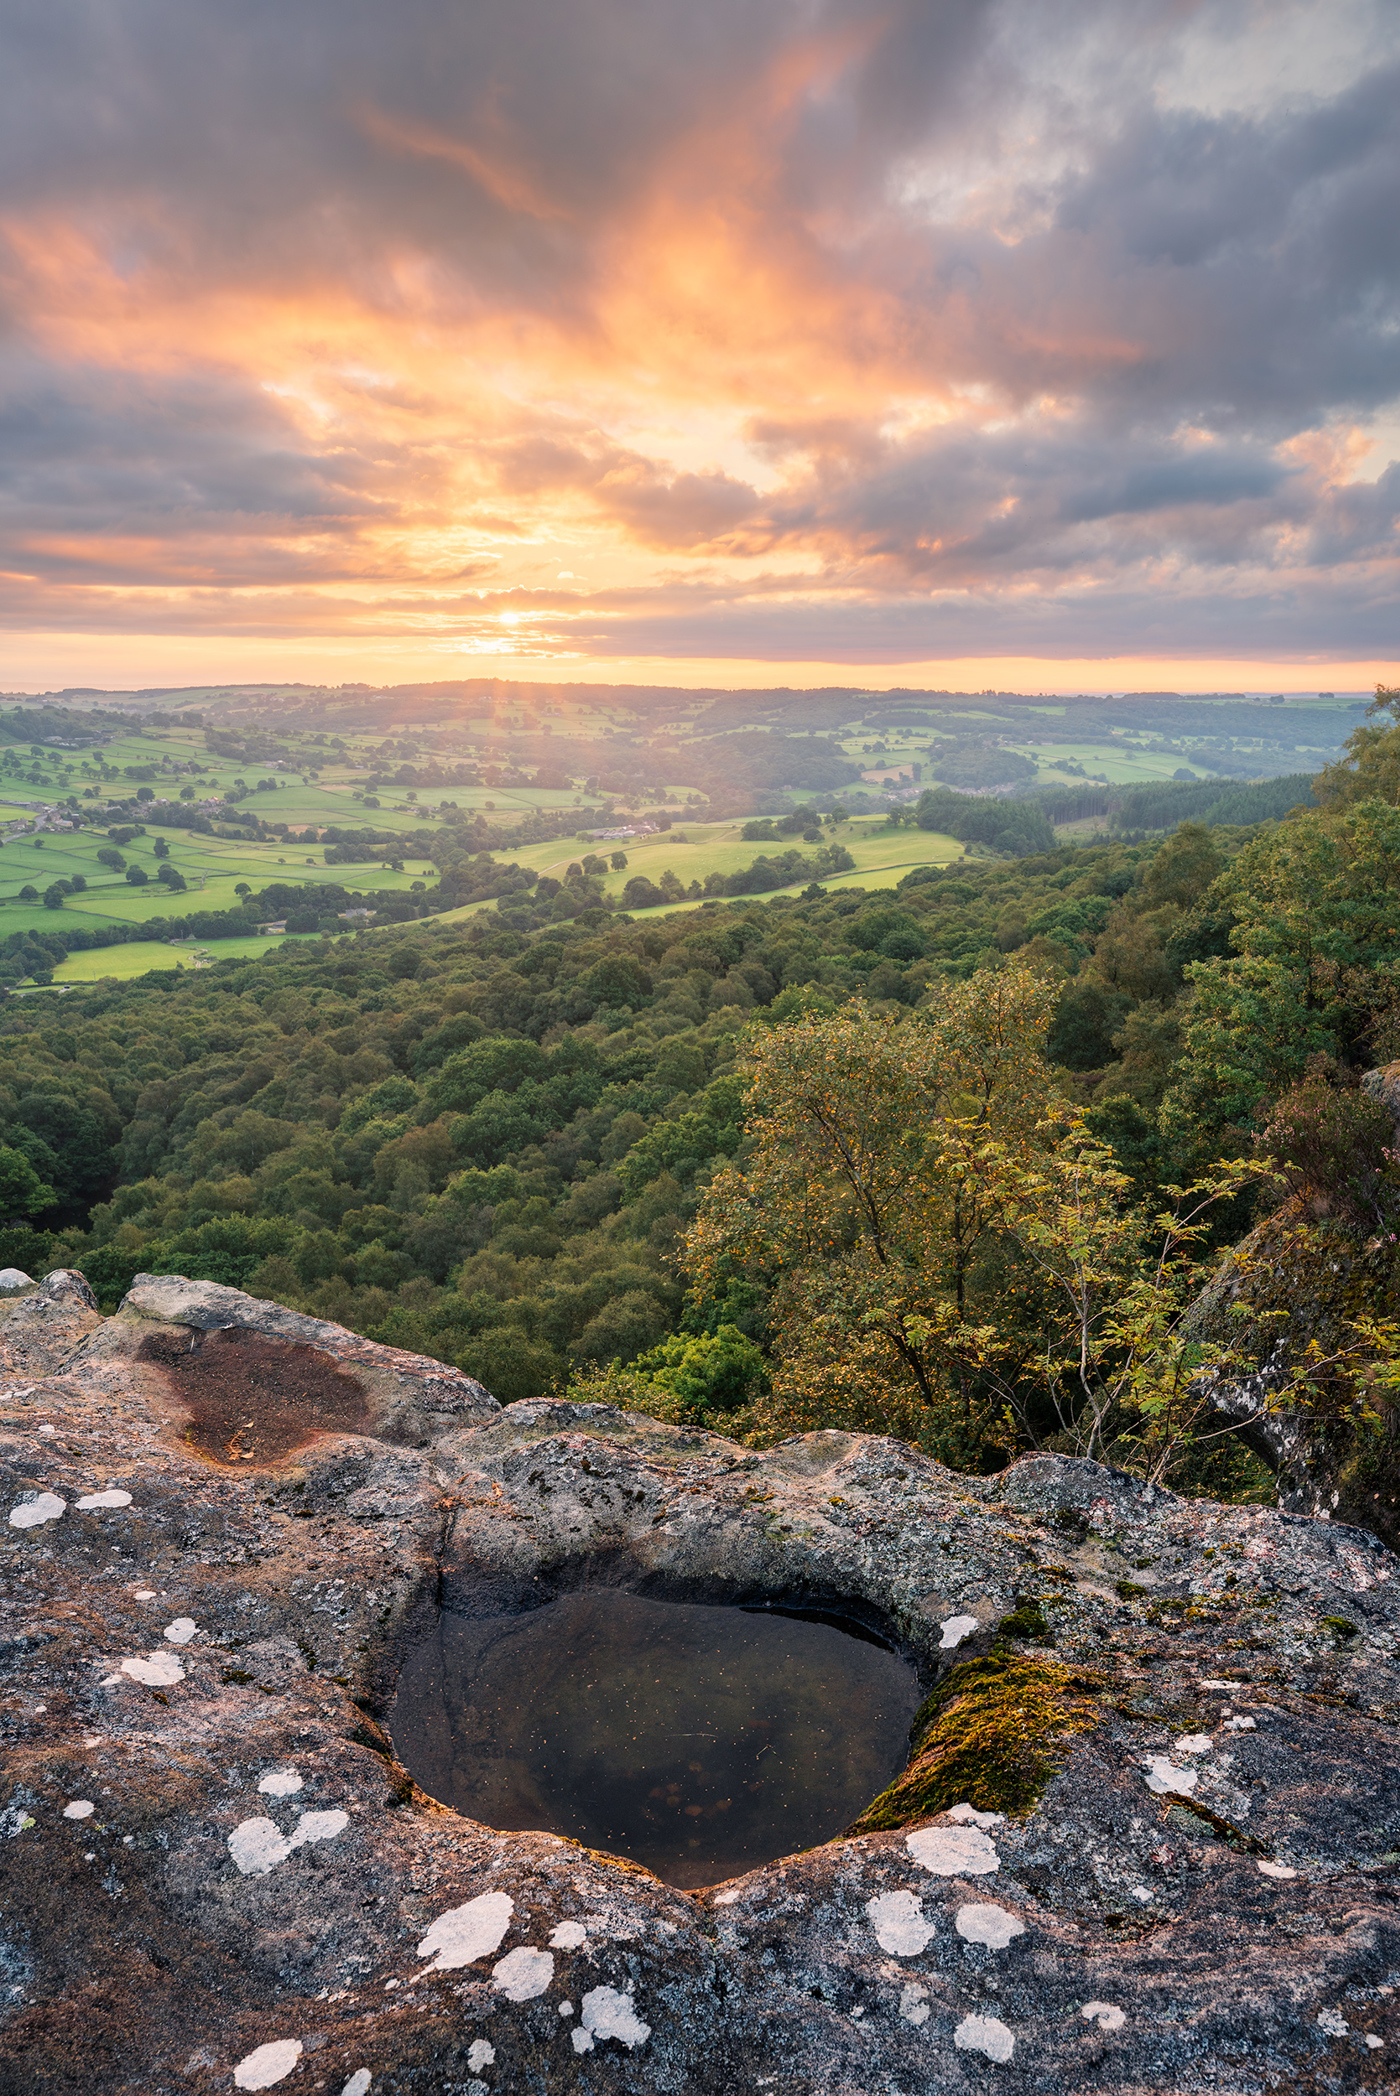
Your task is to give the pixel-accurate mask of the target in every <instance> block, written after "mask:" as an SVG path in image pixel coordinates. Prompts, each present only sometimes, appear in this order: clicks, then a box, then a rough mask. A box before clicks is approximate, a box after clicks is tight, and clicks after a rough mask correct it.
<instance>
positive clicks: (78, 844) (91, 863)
mask: <svg viewBox="0 0 1400 2096" xmlns="http://www.w3.org/2000/svg"><path fill="white" fill-rule="evenodd" d="M9 812H10V811H9V810H7V808H6V806H5V804H4V802H2V801H0V821H2V820H4V818H5V816H6V815H7V813H9ZM158 838H159V839H162V840H163V841H164V842H165V843H167V844H168V845H169V847H170V856H169V860H168V861H167V863H168V864H169V865H171V866H174V867H175V868H176V869H177V871H178V872H180V873H181V874H183V875H184V878H185V881H186V883H187V885H186V888H185V890H184V892H183V894H182V893H179V892H175V893H172V892H171V891H170V890H169V889H167V888H166V887H165V886H164V884H163V883H161V882H159V881H157V879H156V871H157V869H158V867H159V866H160V864H161V861H160V860H159V859H158V858H157V857H156V854H155V845H156V841H157V839H158ZM110 845H111V839H110V838H109V837H108V835H107V832H106V830H105V829H103V830H83V831H79V832H78V833H77V834H75V835H73V836H66V837H65V836H46V837H44V838H43V840H42V842H41V843H39V844H38V845H37V848H36V840H35V839H34V838H33V837H19V838H9V839H7V840H6V841H5V842H4V844H3V845H0V935H3V934H4V933H5V932H17V931H59V930H62V928H63V926H64V925H65V924H69V925H72V924H85V925H100V924H142V923H144V922H145V921H146V919H147V918H149V917H178V916H181V915H183V914H184V913H185V912H187V911H191V910H234V909H237V908H238V906H239V904H240V902H241V901H242V897H241V896H239V895H238V894H237V892H236V891H237V889H238V887H239V885H240V884H242V883H246V884H247V886H248V887H250V888H251V889H252V890H253V891H254V893H255V894H256V893H257V891H258V890H259V889H261V888H265V887H267V886H269V884H271V883H272V882H275V881H290V882H301V881H318V882H330V883H333V884H338V885H340V886H342V887H346V888H350V889H355V888H357V887H364V886H371V887H374V888H404V889H411V888H412V886H413V883H414V882H415V881H425V882H428V883H431V882H433V881H435V880H436V879H437V869H436V867H434V866H433V865H432V864H431V863H430V862H429V861H426V860H422V859H416V858H415V859H409V860H406V861H405V863H404V869H403V872H402V873H392V872H390V871H389V869H388V868H387V867H384V866H379V865H371V866H327V865H326V863H325V852H324V849H319V848H316V847H314V846H313V848H312V849H311V850H310V851H304V850H298V849H297V848H296V845H295V843H292V844H283V843H281V842H280V841H279V842H275V843H267V844H253V843H243V842H241V841H239V840H237V839H234V838H224V837H201V836H200V835H198V833H197V832H195V831H193V830H163V829H160V828H158V827H155V826H153V827H152V829H151V830H150V832H149V833H148V834H147V835H146V836H144V837H134V838H133V839H132V840H131V842H130V844H124V845H123V846H122V847H121V853H122V857H123V858H124V859H125V860H126V862H127V865H128V866H129V867H130V866H140V867H141V868H142V869H143V871H144V872H145V873H146V875H147V876H148V878H147V881H146V885H145V886H144V887H134V886H133V885H132V884H131V883H130V882H129V881H128V880H127V878H126V875H125V873H112V872H110V871H109V869H108V868H107V867H105V866H103V865H101V864H100V863H99V861H98V858H97V854H98V852H99V851H100V850H102V849H104V848H110ZM75 873H77V874H82V875H83V877H84V878H85V880H86V881H87V887H86V889H85V890H84V891H83V892H82V893H81V894H78V895H70V896H69V897H68V898H67V899H66V901H65V902H64V904H63V907H62V909H61V910H48V909H45V907H44V905H43V903H42V902H35V903H27V902H21V901H20V900H19V899H18V898H19V891H20V889H21V888H23V887H26V886H27V887H32V888H37V889H38V890H39V893H40V895H42V894H43V892H44V890H45V888H46V887H47V886H48V885H49V884H50V882H52V881H56V880H58V879H60V878H67V879H71V878H72V876H73V875H74V874H75Z"/></svg>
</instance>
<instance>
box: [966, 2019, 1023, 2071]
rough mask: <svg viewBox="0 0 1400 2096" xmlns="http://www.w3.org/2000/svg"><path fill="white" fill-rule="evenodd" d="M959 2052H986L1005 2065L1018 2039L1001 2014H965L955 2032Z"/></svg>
mask: <svg viewBox="0 0 1400 2096" xmlns="http://www.w3.org/2000/svg"><path fill="white" fill-rule="evenodd" d="M953 2043H954V2044H955V2045H956V2046H957V2048H958V2051H959V2052H981V2053H985V2054H986V2056H987V2058H988V2059H989V2060H995V2061H996V2062H997V2064H998V2065H999V2066H1004V2065H1005V2064H1006V2062H1007V2060H1009V2059H1010V2057H1011V2055H1012V2053H1013V2052H1014V2051H1015V2049H1016V2040H1015V2038H1014V2037H1013V2036H1012V2035H1011V2032H1010V2031H1009V2030H1008V2029H1007V2027H1006V2025H1005V2024H1004V2023H1003V2022H1002V2020H1001V2018H1000V2017H999V2016H964V2017H963V2020H962V2022H961V2023H960V2024H959V2025H958V2027H957V2029H956V2030H955V2031H954V2032H953Z"/></svg>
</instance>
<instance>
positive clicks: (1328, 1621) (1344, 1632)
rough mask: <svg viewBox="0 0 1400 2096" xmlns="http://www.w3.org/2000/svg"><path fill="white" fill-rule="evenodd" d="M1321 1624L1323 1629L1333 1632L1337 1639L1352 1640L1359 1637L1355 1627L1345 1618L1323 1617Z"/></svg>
mask: <svg viewBox="0 0 1400 2096" xmlns="http://www.w3.org/2000/svg"><path fill="white" fill-rule="evenodd" d="M1322 1624H1323V1627H1324V1629H1327V1630H1332V1631H1335V1632H1336V1634H1337V1636H1338V1637H1339V1638H1354V1637H1358V1636H1359V1635H1360V1632H1359V1631H1358V1630H1357V1627H1356V1625H1355V1624H1354V1623H1352V1622H1349V1621H1348V1619H1347V1618H1346V1617H1345V1616H1324V1617H1323V1618H1322Z"/></svg>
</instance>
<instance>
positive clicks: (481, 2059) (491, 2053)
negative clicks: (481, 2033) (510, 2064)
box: [467, 2038, 496, 2074]
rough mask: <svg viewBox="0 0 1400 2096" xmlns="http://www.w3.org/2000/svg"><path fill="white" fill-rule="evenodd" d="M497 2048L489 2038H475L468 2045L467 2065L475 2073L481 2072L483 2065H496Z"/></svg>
mask: <svg viewBox="0 0 1400 2096" xmlns="http://www.w3.org/2000/svg"><path fill="white" fill-rule="evenodd" d="M495 2064H496V2048H495V2046H494V2045H493V2044H492V2043H491V2041H490V2039H489V2038H473V2039H472V2042H471V2044H470V2045H469V2046H468V2047H467V2067H468V2069H469V2070H470V2072H471V2073H473V2074H480V2072H481V2070H482V2068H483V2067H494V2066H495Z"/></svg>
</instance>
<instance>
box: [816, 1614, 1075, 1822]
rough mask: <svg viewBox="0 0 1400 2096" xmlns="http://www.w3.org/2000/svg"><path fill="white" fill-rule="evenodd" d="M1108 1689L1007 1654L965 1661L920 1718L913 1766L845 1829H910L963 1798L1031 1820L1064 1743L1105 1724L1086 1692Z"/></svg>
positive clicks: (1051, 1664)
mask: <svg viewBox="0 0 1400 2096" xmlns="http://www.w3.org/2000/svg"><path fill="white" fill-rule="evenodd" d="M1102 1686H1103V1679H1102V1676H1100V1675H1092V1674H1074V1673H1071V1671H1070V1669H1069V1668H1068V1667H1066V1666H1063V1665H1061V1663H1060V1662H1059V1661H1058V1660H1054V1659H1026V1658H1023V1657H1022V1656H1021V1655H1020V1654H1019V1653H1015V1652H1008V1651H1006V1650H1005V1649H1004V1648H1003V1649H999V1650H997V1651H994V1652H992V1653H991V1654H990V1655H989V1656H988V1657H987V1658H985V1659H969V1660H964V1661H963V1663H962V1665H961V1666H956V1667H954V1668H953V1669H952V1671H951V1672H950V1673H949V1674H948V1676H947V1677H946V1679H945V1680H943V1681H941V1682H940V1683H939V1685H938V1687H937V1688H936V1689H935V1690H934V1691H933V1693H932V1695H930V1696H929V1697H928V1698H927V1699H926V1700H925V1702H924V1703H923V1704H922V1706H921V1707H920V1709H919V1711H918V1713H917V1714H916V1716H915V1719H914V1723H913V1725H912V1727H911V1728H910V1738H911V1740H912V1741H913V1746H914V1758H913V1759H912V1761H911V1762H910V1764H909V1766H908V1768H907V1769H906V1770H905V1771H904V1773H903V1775H901V1776H899V1777H897V1778H896V1780H895V1781H894V1782H893V1783H892V1784H891V1785H890V1787H889V1789H888V1790H886V1791H882V1792H881V1794H880V1796H879V1797H878V1798H876V1800H875V1802H874V1803H873V1804H872V1805H869V1806H867V1807H866V1810H865V1811H864V1812H863V1813H862V1814H861V1816H860V1818H859V1819H858V1820H857V1821H856V1822H855V1824H854V1826H852V1827H850V1828H849V1829H848V1832H849V1833H851V1834H873V1833H878V1832H881V1831H883V1830H885V1829H888V1828H890V1827H905V1826H908V1825H909V1824H910V1823H911V1822H912V1821H914V1820H919V1819H927V1818H929V1817H930V1816H931V1815H932V1814H933V1813H935V1812H946V1811H947V1810H948V1808H949V1807H950V1806H951V1805H958V1804H962V1803H964V1802H966V1803H967V1804H969V1805H975V1806H976V1807H977V1809H978V1811H979V1812H1005V1813H1007V1814H1010V1815H1012V1816H1015V1817H1020V1816H1022V1815H1024V1814H1025V1813H1027V1812H1029V1811H1030V1810H1031V1809H1032V1808H1033V1806H1034V1805H1035V1802H1036V1800H1037V1799H1038V1798H1039V1796H1040V1794H1041V1792H1042V1791H1043V1790H1044V1788H1045V1786H1046V1784H1047V1783H1048V1782H1049V1780H1050V1778H1051V1776H1053V1775H1054V1773H1055V1771H1056V1770H1057V1769H1058V1768H1059V1766H1060V1764H1061V1762H1062V1760H1063V1758H1064V1748H1065V1746H1066V1744H1067V1742H1068V1741H1069V1740H1070V1739H1071V1738H1072V1737H1073V1736H1074V1735H1075V1734H1076V1733H1079V1732H1088V1731H1091V1730H1092V1729H1093V1727H1094V1726H1095V1725H1097V1723H1098V1722H1099V1718H1100V1716H1101V1715H1102V1713H1101V1712H1100V1710H1099V1709H1098V1707H1097V1706H1096V1705H1095V1704H1094V1703H1093V1702H1092V1701H1090V1699H1089V1697H1088V1696H1087V1695H1086V1694H1084V1693H1083V1691H1085V1690H1086V1689H1095V1688H1101V1687H1102Z"/></svg>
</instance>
